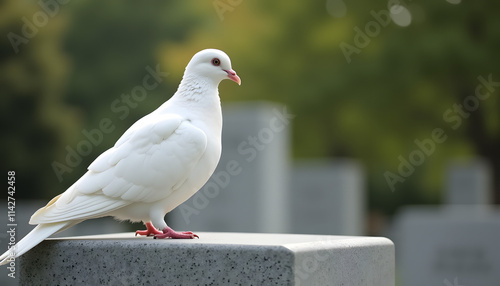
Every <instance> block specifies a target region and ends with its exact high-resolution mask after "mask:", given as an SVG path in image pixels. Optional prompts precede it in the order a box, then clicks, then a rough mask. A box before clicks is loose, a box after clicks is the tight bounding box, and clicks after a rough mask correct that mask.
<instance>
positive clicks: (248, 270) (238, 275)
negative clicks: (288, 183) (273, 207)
mask: <svg viewBox="0 0 500 286" xmlns="http://www.w3.org/2000/svg"><path fill="white" fill-rule="evenodd" d="M197 234H198V235H199V236H200V238H199V239H193V240H172V239H152V238H151V237H135V236H134V234H133V233H118V234H109V235H95V236H80V237H68V238H54V239H47V240H45V241H43V242H42V243H41V244H39V245H38V246H37V247H35V248H34V249H32V250H31V251H29V252H28V253H26V254H25V255H23V256H21V258H20V259H19V260H20V274H19V276H20V284H21V285H370V286H377V285H380V286H392V285H394V283H395V282H394V279H395V278H394V275H395V273H394V267H395V266H394V264H395V261H394V244H393V243H392V242H391V241H390V240H389V239H387V238H383V237H355V236H325V235H297V234H257V233H211V232H201V233H197Z"/></svg>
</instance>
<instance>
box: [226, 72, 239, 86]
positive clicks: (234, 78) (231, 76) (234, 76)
mask: <svg viewBox="0 0 500 286" xmlns="http://www.w3.org/2000/svg"><path fill="white" fill-rule="evenodd" d="M224 71H225V72H227V77H228V78H229V79H230V80H232V81H234V82H235V83H237V84H238V85H241V79H240V77H239V76H238V75H237V74H236V72H235V71H234V70H224Z"/></svg>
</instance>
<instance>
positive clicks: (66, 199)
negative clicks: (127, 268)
mask: <svg viewBox="0 0 500 286" xmlns="http://www.w3.org/2000/svg"><path fill="white" fill-rule="evenodd" d="M224 79H231V80H233V81H235V82H236V83H238V84H241V80H240V78H239V77H238V75H237V74H236V72H235V71H234V70H233V69H232V68H231V60H230V59H229V57H228V56H227V55H226V54H225V53H224V52H222V51H220V50H216V49H206V50H203V51H200V52H198V53H197V54H195V55H194V56H193V58H192V59H191V61H190V62H189V64H188V65H187V67H186V71H185V72H184V76H183V78H182V81H181V83H180V85H179V88H178V89H177V92H176V93H175V94H174V95H173V96H172V98H170V99H169V100H168V101H167V102H165V103H164V104H162V105H161V106H160V107H159V108H158V109H156V110H155V111H153V112H152V113H150V114H148V115H146V116H144V117H143V118H141V119H140V120H138V121H137V122H135V123H134V124H133V125H132V126H131V127H130V128H129V129H128V130H127V131H126V132H125V133H124V134H123V135H122V136H121V137H120V139H118V141H117V142H116V144H115V145H114V146H113V147H112V148H110V149H108V150H107V151H105V152H104V153H102V154H101V155H100V156H99V157H97V159H95V161H94V162H93V163H92V164H90V166H89V167H88V171H87V173H85V174H84V175H83V176H82V177H81V178H80V179H79V180H78V181H76V182H75V183H74V184H73V185H72V186H71V187H69V188H68V189H67V190H66V191H65V192H64V193H62V194H60V195H58V196H57V197H55V198H53V199H52V200H51V201H50V202H49V203H48V204H47V205H46V206H45V207H43V208H41V209H39V210H38V211H36V212H35V213H34V214H33V216H32V217H31V220H30V222H29V223H30V224H38V225H37V226H36V227H35V228H34V229H33V230H32V231H31V232H30V233H29V234H28V235H26V236H25V237H24V238H23V239H22V240H21V241H19V242H18V243H17V244H16V245H15V246H14V247H12V248H11V249H9V250H8V251H6V252H5V253H4V254H2V255H1V256H0V260H2V261H1V262H0V264H6V263H7V262H8V261H9V259H12V258H13V257H18V256H20V255H22V254H24V253H25V252H27V251H28V250H30V249H31V248H33V247H35V246H36V245H37V244H38V243H40V242H41V241H42V240H44V239H45V238H47V237H49V236H50V235H52V234H54V233H57V232H60V231H62V230H64V229H67V228H69V227H71V226H74V225H75V224H77V223H80V222H82V221H84V220H86V219H92V218H98V217H104V216H113V217H114V218H116V219H118V220H130V221H133V222H138V221H142V222H143V223H145V225H146V227H147V230H144V231H137V232H136V235H137V234H140V235H148V236H150V235H152V236H154V237H155V238H194V237H198V236H197V235H196V234H193V233H192V232H190V231H186V232H176V231H174V230H173V229H171V228H170V227H168V226H167V224H166V223H165V220H164V217H165V215H166V214H167V213H168V212H170V211H171V210H173V209H174V208H175V207H177V206H178V205H180V204H181V203H183V202H184V201H186V200H187V199H188V198H189V197H191V196H192V195H193V194H194V193H196V192H197V191H198V190H199V189H200V188H201V187H202V186H203V185H204V184H205V183H206V182H207V181H208V179H209V178H210V176H211V175H212V173H213V172H214V170H215V167H216V166H217V164H218V162H219V159H220V155H221V149H222V147H221V132H222V113H221V105H220V98H219V91H218V85H219V83H220V82H221V81H222V80H224Z"/></svg>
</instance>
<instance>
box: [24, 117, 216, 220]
mask: <svg viewBox="0 0 500 286" xmlns="http://www.w3.org/2000/svg"><path fill="white" fill-rule="evenodd" d="M206 145H207V137H206V135H205V133H204V132H203V131H202V130H200V129H199V128H197V127H195V126H194V125H192V124H191V122H190V121H189V120H186V119H184V118H182V117H180V116H177V115H158V114H154V113H153V114H151V115H150V116H146V117H144V118H143V119H141V120H140V121H138V122H137V123H136V124H134V125H133V126H131V128H130V129H129V130H128V131H127V132H125V134H123V136H122V137H121V138H120V139H119V140H118V141H117V143H116V145H115V146H114V147H113V148H111V149H109V150H107V151H106V152H104V153H103V154H101V155H100V156H99V157H98V158H97V159H96V160H95V161H94V162H93V163H92V164H91V165H90V166H89V168H88V169H89V171H88V172H87V173H86V174H85V175H84V176H82V177H81V178H80V179H79V180H78V181H77V182H76V183H75V184H73V185H72V186H71V187H70V188H69V189H68V190H67V191H66V192H64V193H63V194H62V195H60V196H58V197H56V198H54V199H53V200H52V201H50V202H49V203H48V204H47V206H45V207H44V208H41V209H40V210H38V211H37V212H36V213H35V214H34V215H33V216H32V217H31V221H30V223H31V224H40V223H52V222H61V221H67V220H83V219H88V218H96V217H101V216H106V215H107V214H108V213H109V212H111V211H113V210H116V209H119V208H122V207H124V206H127V205H130V204H132V203H136V202H144V203H151V202H156V201H159V200H162V199H164V198H166V197H168V196H169V195H170V194H171V193H172V192H173V191H174V190H176V189H177V188H179V187H180V186H181V185H182V184H183V183H184V181H185V180H186V179H187V178H188V176H189V174H190V172H191V170H192V169H193V168H194V167H195V166H196V164H197V163H198V162H199V160H200V158H201V157H202V155H203V154H204V152H205V149H206Z"/></svg>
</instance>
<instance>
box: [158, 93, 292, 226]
mask: <svg viewBox="0 0 500 286" xmlns="http://www.w3.org/2000/svg"><path fill="white" fill-rule="evenodd" d="M222 110H223V116H224V127H223V131H222V156H221V160H220V162H219V165H218V166H217V169H216V170H215V172H214V174H213V175H212V177H211V178H210V180H209V181H208V182H207V184H205V186H204V187H203V188H202V189H201V190H200V191H198V192H197V193H196V194H195V195H194V196H193V197H191V198H190V199H188V200H187V201H186V202H185V203H183V204H182V205H180V206H179V207H177V208H176V209H175V210H174V211H172V212H171V213H170V214H168V215H167V223H168V224H169V225H170V226H171V227H173V228H174V229H181V230H182V229H189V230H194V231H230V232H236V231H239V232H278V233H279V232H287V231H289V214H288V211H289V205H290V203H289V198H288V193H289V191H288V184H287V183H288V172H289V144H290V143H289V141H290V139H289V129H290V124H291V120H292V118H293V115H292V114H290V113H289V112H290V111H289V110H288V109H287V107H285V106H282V105H277V104H271V103H266V102H251V103H236V104H225V105H223V107H222Z"/></svg>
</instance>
